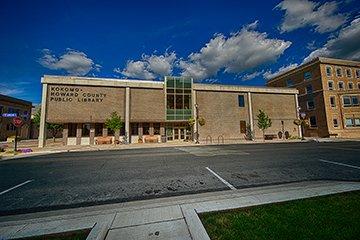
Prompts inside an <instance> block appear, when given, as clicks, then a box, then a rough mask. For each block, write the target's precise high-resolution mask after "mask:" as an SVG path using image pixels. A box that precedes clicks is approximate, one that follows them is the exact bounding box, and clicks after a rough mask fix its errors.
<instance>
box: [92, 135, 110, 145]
mask: <svg viewBox="0 0 360 240" xmlns="http://www.w3.org/2000/svg"><path fill="white" fill-rule="evenodd" d="M111 143H112V137H97V138H96V140H95V144H98V145H100V144H111Z"/></svg>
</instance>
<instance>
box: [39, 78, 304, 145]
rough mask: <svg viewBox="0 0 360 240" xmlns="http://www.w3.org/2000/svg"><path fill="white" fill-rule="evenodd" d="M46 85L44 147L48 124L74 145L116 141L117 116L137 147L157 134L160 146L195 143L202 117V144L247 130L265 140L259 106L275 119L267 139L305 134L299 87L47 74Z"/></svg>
mask: <svg viewBox="0 0 360 240" xmlns="http://www.w3.org/2000/svg"><path fill="white" fill-rule="evenodd" d="M41 82H42V103H41V126H40V129H39V146H40V147H43V146H44V144H45V139H46V136H45V135H46V134H45V132H46V130H45V122H48V123H58V124H62V125H63V127H64V128H63V142H64V144H66V145H88V144H95V143H96V140H97V139H98V138H103V137H108V136H112V135H113V134H114V133H112V132H111V131H110V130H109V129H107V128H106V127H105V125H104V123H105V120H106V119H107V118H109V117H110V114H111V113H112V112H117V113H118V114H119V115H120V116H121V118H122V119H123V121H124V128H123V129H121V131H120V135H121V136H122V138H124V136H127V139H128V140H129V142H131V143H137V142H146V138H147V137H149V136H151V138H152V139H154V138H155V140H156V141H157V142H161V141H162V142H165V141H187V140H190V139H191V133H192V131H191V129H190V127H189V125H188V120H189V118H194V119H197V116H196V114H198V117H201V118H203V119H205V121H206V123H205V125H204V126H201V127H199V129H198V130H199V138H200V141H212V142H218V141H220V142H222V141H223V140H225V141H226V140H237V139H241V140H243V139H244V136H245V133H246V128H247V126H248V127H249V128H250V129H251V130H252V131H253V132H254V133H255V137H256V138H262V132H261V131H260V130H259V129H258V127H257V117H256V116H257V114H258V112H259V109H262V110H264V111H265V112H266V113H267V114H268V115H269V116H270V117H271V119H272V122H273V124H272V126H271V127H270V128H269V129H267V131H266V133H267V134H271V135H273V136H275V138H277V137H283V136H287V137H289V136H296V137H298V136H299V134H300V131H299V128H298V127H297V126H296V125H294V123H293V121H294V119H296V117H297V93H298V90H296V89H288V88H270V87H245V86H229V85H209V84H200V83H193V81H192V79H191V78H183V77H165V80H164V81H144V80H119V79H105V78H87V77H70V76H47V75H46V76H44V77H43V78H42V81H41ZM194 127H195V129H194V130H195V132H196V131H197V129H196V127H197V124H195V126H194Z"/></svg>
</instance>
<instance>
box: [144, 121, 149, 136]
mask: <svg viewBox="0 0 360 240" xmlns="http://www.w3.org/2000/svg"><path fill="white" fill-rule="evenodd" d="M143 135H150V124H149V123H143Z"/></svg>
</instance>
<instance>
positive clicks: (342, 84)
mask: <svg viewBox="0 0 360 240" xmlns="http://www.w3.org/2000/svg"><path fill="white" fill-rule="evenodd" d="M339 90H344V83H343V82H339Z"/></svg>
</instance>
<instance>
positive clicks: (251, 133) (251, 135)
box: [245, 124, 254, 141]
mask: <svg viewBox="0 0 360 240" xmlns="http://www.w3.org/2000/svg"><path fill="white" fill-rule="evenodd" d="M245 139H246V140H250V141H252V140H253V139H254V131H252V130H251V126H250V124H247V125H246V133H245Z"/></svg>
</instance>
